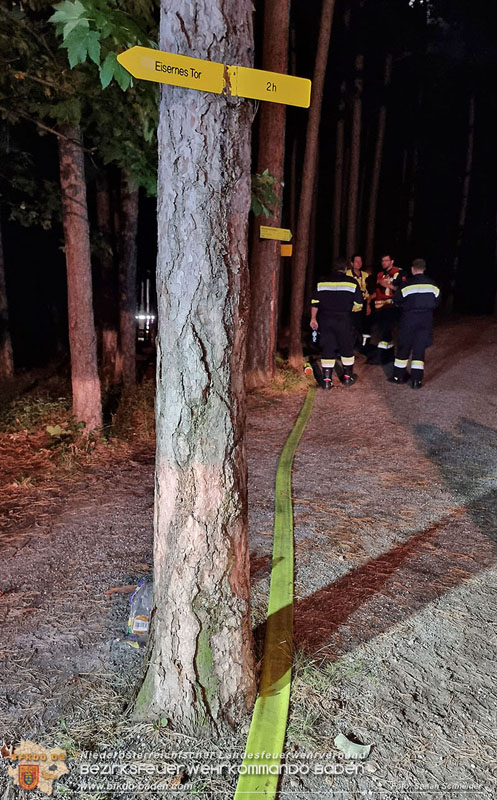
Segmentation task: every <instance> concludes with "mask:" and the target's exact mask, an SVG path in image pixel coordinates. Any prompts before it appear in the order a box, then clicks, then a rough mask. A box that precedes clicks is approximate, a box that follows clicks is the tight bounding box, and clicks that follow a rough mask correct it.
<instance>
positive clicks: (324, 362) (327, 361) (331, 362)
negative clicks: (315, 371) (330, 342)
mask: <svg viewBox="0 0 497 800" xmlns="http://www.w3.org/2000/svg"><path fill="white" fill-rule="evenodd" d="M321 366H322V367H334V366H335V359H334V358H322V359H321Z"/></svg>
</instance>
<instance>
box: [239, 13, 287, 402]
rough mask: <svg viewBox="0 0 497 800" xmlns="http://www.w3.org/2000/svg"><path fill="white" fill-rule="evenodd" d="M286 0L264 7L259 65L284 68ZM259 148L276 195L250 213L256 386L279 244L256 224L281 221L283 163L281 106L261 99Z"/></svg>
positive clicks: (260, 380)
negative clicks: (262, 209) (266, 208)
mask: <svg viewBox="0 0 497 800" xmlns="http://www.w3.org/2000/svg"><path fill="white" fill-rule="evenodd" d="M289 25H290V2H289V0H279V1H278V2H277V3H266V4H265V6H264V45H263V51H262V69H266V70H269V71H271V72H283V73H286V71H287V65H288V34H289ZM259 114H260V119H259V152H258V157H257V172H258V173H259V174H261V173H262V172H264V170H265V169H268V170H269V173H270V175H272V176H273V177H275V178H276V179H277V183H276V185H275V194H276V195H277V196H278V198H279V200H280V204H279V205H278V206H276V208H275V209H274V210H273V213H272V214H271V216H270V217H269V218H267V219H266V218H265V217H263V216H259V217H256V219H255V223H254V235H253V240H252V257H251V264H250V318H249V335H248V340H247V368H246V373H245V381H246V386H247V388H248V389H252V388H255V387H257V386H262V385H263V384H264V383H267V382H268V381H270V380H272V379H273V378H274V370H275V351H276V336H277V326H278V276H279V270H280V261H281V256H280V243H279V242H276V241H271V240H269V239H260V238H259V227H260V225H261V224H262V225H274V226H275V227H279V226H280V225H281V199H282V196H283V190H282V183H283V177H284V175H283V173H284V167H285V119H286V106H284V105H282V104H280V103H262V104H261V106H260V109H259Z"/></svg>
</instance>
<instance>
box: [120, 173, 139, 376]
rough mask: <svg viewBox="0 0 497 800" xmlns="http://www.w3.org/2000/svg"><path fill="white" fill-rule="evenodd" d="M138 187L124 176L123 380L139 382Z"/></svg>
mask: <svg viewBox="0 0 497 800" xmlns="http://www.w3.org/2000/svg"><path fill="white" fill-rule="evenodd" d="M137 232H138V189H137V187H136V186H135V185H134V183H133V181H132V180H131V178H130V176H129V175H128V173H127V172H123V174H122V180H121V214H120V227H119V330H120V357H121V365H120V366H121V370H122V381H123V385H124V386H134V384H135V383H136V234H137Z"/></svg>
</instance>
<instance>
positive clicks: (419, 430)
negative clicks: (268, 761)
mask: <svg viewBox="0 0 497 800" xmlns="http://www.w3.org/2000/svg"><path fill="white" fill-rule="evenodd" d="M496 345H497V325H496V324H495V323H494V322H492V321H489V320H487V319H484V320H476V321H475V320H474V319H471V320H462V321H460V322H455V323H452V324H450V325H445V326H444V327H443V328H442V329H440V330H439V331H438V332H437V337H436V345H435V346H434V347H433V348H432V349H431V350H430V351H429V353H428V361H427V376H426V383H425V386H424V387H423V389H422V390H421V391H419V392H414V391H412V390H411V389H410V388H409V387H407V386H402V387H399V386H392V385H391V384H389V383H388V382H387V381H386V380H385V376H384V375H383V372H382V370H381V368H380V367H374V366H370V367H366V366H364V365H363V364H362V359H360V361H359V364H358V369H357V371H358V372H359V375H360V381H359V382H358V384H356V385H355V386H354V387H351V388H350V389H342V388H341V387H340V388H336V389H335V390H334V391H333V392H331V393H325V392H319V393H318V396H317V398H316V404H315V408H314V410H313V414H312V417H311V420H310V422H309V425H308V428H307V430H306V432H305V434H304V437H303V439H302V442H301V445H300V447H299V450H298V452H297V456H296V459H295V464H294V484H293V486H294V498H295V539H296V585H295V593H296V597H297V602H296V609H295V636H296V643H297V646H298V649H299V653H298V654H297V663H298V665H299V666H298V669H297V671H296V679H295V682H294V689H293V706H292V714H291V719H290V727H289V745H290V747H291V749H292V750H293V752H294V754H295V759H296V760H297V761H298V759H299V758H301V756H302V753H303V752H304V751H309V750H310V749H311V750H314V751H319V752H331V751H332V750H333V739H334V737H335V736H336V735H337V733H339V732H343V733H346V734H352V735H353V736H355V737H356V738H358V739H359V740H360V741H362V742H364V743H368V744H372V745H373V749H372V751H371V755H370V756H369V759H368V760H367V762H365V763H364V764H362V763H361V764H360V767H361V769H360V770H359V772H358V774H357V775H355V776H354V775H352V776H341V775H335V776H329V777H325V778H323V777H320V776H317V777H314V778H311V777H310V775H308V776H304V775H302V774H297V775H296V776H294V777H293V778H288V777H287V778H285V779H284V780H283V783H282V793H281V796H282V797H286V796H289V797H290V796H292V797H297V796H301V797H305V798H308V797H310V796H311V795H310V792H316V793H317V794H319V795H323V794H324V793H325V792H328V793H330V796H336V797H340V798H344V797H347V798H348V797H350V798H356V797H360V796H363V795H364V794H365V793H370V794H371V796H375V797H381V798H389V799H391V800H393V799H394V798H396V797H399V798H400V797H402V798H405V797H409V798H410V797H412V798H419V797H424V798H426V797H429V798H432V797H433V798H437V800H439V799H440V798H444V797H450V798H460V797H461V798H462V797H487V796H488V797H491V796H494V794H493V792H494V789H493V788H492V787H493V786H494V784H493V783H492V781H494V780H495V773H496V766H497V741H496V730H497V727H496V724H495V723H496V718H495V714H496V702H495V701H496V691H497V690H496V685H497V681H496V669H495V640H496V637H495V618H496V612H497V591H496V583H497V580H496V578H497V569H496V533H497V500H496V497H497V495H496V494H495V488H496V484H497V412H496V407H497V399H496V398H497V394H496V389H497V379H496V377H495V370H494V369H493V364H494V362H495V353H496ZM489 365H492V366H491V368H489ZM301 402H302V396H301V395H293V396H285V397H277V398H274V397H259V396H256V397H253V398H251V401H250V405H249V421H250V425H249V437H248V455H249V470H250V487H249V506H250V535H251V563H252V581H253V614H254V623H255V624H256V625H258V624H259V623H261V622H262V620H263V618H264V613H265V608H266V603H267V593H268V588H269V570H270V553H271V541H272V524H273V488H274V474H275V468H276V462H277V458H278V455H279V451H280V449H281V447H282V445H283V443H284V441H285V439H286V436H287V434H288V432H289V430H290V428H291V426H292V424H293V421H294V419H295V417H296V415H297V413H298V409H299V407H300V404H301ZM97 477H98V480H95V481H94V482H93V484H92V487H91V492H90V493H89V492H88V488H87V489H86V490H85V492H84V493H83V492H81V493H80V494H79V495H78V494H76V495H74V496H72V497H68V498H67V500H66V505H65V508H64V510H63V513H62V514H60V515H59V516H58V517H56V518H54V519H51V520H44V522H43V526H41V527H36V526H33V528H32V529H30V530H29V531H28V532H27V534H28V535H27V534H26V532H24V533H23V536H22V537H21V538H20V540H19V542H18V544H17V545H16V544H15V543H14V544H13V543H12V541H9V546H8V549H7V550H4V558H3V559H2V561H0V590H1V592H2V595H1V596H0V623H1V624H0V656H1V660H0V714H1V719H2V731H1V733H2V734H3V737H4V738H5V739H7V740H9V741H16V740H19V738H20V737H23V738H25V739H27V738H32V739H35V740H37V741H43V743H44V744H46V745H47V746H48V745H49V744H51V743H53V742H55V741H57V742H58V743H61V746H66V747H67V748H69V747H70V746H71V747H72V748H73V750H74V751H75V752H76V751H77V750H78V749H84V748H88V749H94V748H95V747H103V746H104V745H107V746H113V743H114V742H115V741H119V742H120V743H121V744H122V742H123V741H126V736H128V735H131V734H130V733H129V727H130V726H129V724H128V723H127V722H126V720H125V718H123V709H124V708H125V706H126V703H127V700H129V696H130V693H131V691H132V687H133V685H134V683H135V682H136V680H137V679H138V678H139V675H140V670H141V663H140V655H139V654H137V653H135V652H134V651H133V650H131V649H130V648H126V647H124V646H123V645H121V644H120V643H118V642H116V639H117V638H118V637H121V636H122V635H123V632H124V628H125V622H126V616H127V597H126V596H123V595H114V596H112V597H110V598H109V597H108V596H105V595H104V591H105V590H106V589H108V588H109V587H112V586H117V585H121V584H131V583H134V582H136V581H137V580H138V579H139V578H141V577H143V576H144V575H146V574H148V573H149V565H150V564H151V559H152V505H153V463H152V455H151V454H150V456H149V457H148V458H147V457H144V458H143V459H141V461H140V462H138V461H135V462H129V463H127V464H126V465H124V466H123V465H121V466H119V467H117V468H116V469H115V471H113V473H112V474H107V475H101V474H99V475H98V476H97ZM0 544H1V543H0ZM323 675H324V676H325V678H326V676H328V679H327V680H326V679H325V680H323ZM145 735H146V736H149V737H150V736H152V737H155V738H157V737H158V736H162V735H163V734H162V733H161V732H160V731H159V732H157V731H154V730H153V729H152V726H149V727H148V728H145V727H144V726H142V727H141V728H140V729H139V730H137V729H135V730H134V731H133V736H134V737H135V741H136V738H137V737H138V738H140V737H142V738H143V736H145ZM128 743H129V740H128ZM335 754H336V751H335ZM317 761H319V758H318V760H317ZM314 762H316V758H314ZM316 763H317V762H316ZM330 763H334V764H336V763H340V762H337V759H336V755H335V756H334V757H333V758H331V761H330ZM0 769H3V767H0ZM311 772H312V769H311ZM4 774H5V773H4V772H1V773H0V787H1V785H2V783H1V782H2V780H4V777H3V776H4ZM9 783H10V782H9ZM6 785H7V784H6ZM230 785H231V784H229V785H228V784H226V783H225V784H221V785H220V788H219V787H218V789H219V791H218V794H219V793H220V792H221V791H222V790H223V789H227V788H229V786H230ZM446 785H447V786H449V785H450V786H456V785H459V786H462V787H463V788H462V789H461V788H458V789H456V788H453V789H449V788H444V786H446ZM470 787H476V789H474V788H473V790H471V789H470ZM477 790H478V791H477ZM183 794H184V792H183ZM215 794H216V793H215V791H214V789H212V788H205V789H204V790H202V791H201V792H200V794H197V795H196V796H200V797H205V798H207V797H211V796H215ZM32 796H34V793H32ZM110 796H115V797H117V796H118V795H110ZM161 796H162V797H165V796H166V795H164V794H162V795H161ZM315 796H316V795H315ZM127 797H128V798H129V797H131V795H129V794H128V795H127Z"/></svg>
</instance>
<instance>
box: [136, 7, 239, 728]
mask: <svg viewBox="0 0 497 800" xmlns="http://www.w3.org/2000/svg"><path fill="white" fill-rule="evenodd" d="M168 5H169V4H168V3H166V0H162V3H161V11H162V13H161V36H160V47H161V49H162V50H165V51H179V52H185V50H187V51H188V53H189V54H190V55H192V56H196V57H198V58H206V57H207V56H208V57H209V58H210V59H211V60H212V61H218V62H222V63H224V64H241V65H245V66H251V65H252V54H253V34H252V4H251V2H250V0H198V2H196V3H195V4H194V5H193V4H191V3H189V2H188V1H187V0H180V2H178V3H176V5H175V9H176V13H174V14H171V13H168ZM251 118H252V107H251V105H250V104H249V103H248V102H247V101H246V100H243V99H241V98H229V97H223V96H220V95H216V94H209V93H207V92H196V91H191V90H189V89H181V88H177V87H171V86H164V87H162V91H161V101H160V122H159V129H158V138H159V187H158V241H159V252H158V264H157V297H158V314H159V327H158V352H157V401H156V421H157V450H156V476H155V485H156V499H155V539H154V614H153V624H152V633H151V646H150V649H149V654H150V656H149V664H148V669H147V673H146V677H145V681H144V683H143V685H142V687H141V690H140V693H139V695H138V698H137V702H136V707H135V715H136V717H137V718H142V719H143V718H153V717H167V718H168V719H169V720H170V722H171V724H172V726H174V727H175V728H177V729H179V730H181V732H182V733H187V734H193V733H195V734H199V733H201V732H203V731H205V732H206V731H210V732H211V733H212V731H216V730H220V729H222V728H224V727H225V726H235V725H237V724H239V722H240V720H241V719H242V718H245V717H246V713H247V712H248V710H249V709H250V708H251V706H252V704H253V700H254V695H255V681H254V661H253V649H252V629H251V623H250V607H249V597H250V593H249V588H250V586H249V551H248V526H247V483H246V480H247V474H246V456H245V447H244V427H245V395H244V352H245V337H246V325H247V316H248V296H247V293H248V269H247V235H248V231H247V225H248V213H249V208H250V126H251Z"/></svg>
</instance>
